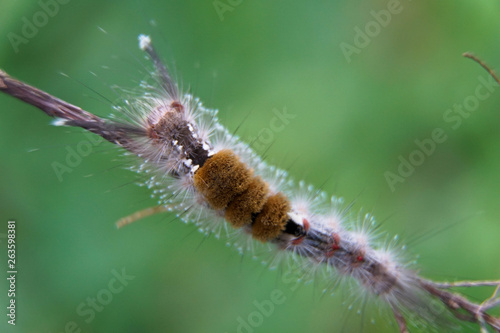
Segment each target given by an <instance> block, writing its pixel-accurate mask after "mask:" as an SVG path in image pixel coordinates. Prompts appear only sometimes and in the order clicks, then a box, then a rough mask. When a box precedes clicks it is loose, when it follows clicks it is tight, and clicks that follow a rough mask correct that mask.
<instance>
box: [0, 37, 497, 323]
mask: <svg viewBox="0 0 500 333" xmlns="http://www.w3.org/2000/svg"><path fill="white" fill-rule="evenodd" d="M139 46H140V48H141V49H142V50H144V51H145V52H146V53H147V54H148V55H149V57H150V58H151V59H152V61H153V63H154V66H155V78H156V83H157V85H156V86H151V85H147V84H144V85H143V87H142V88H145V92H144V94H143V95H142V96H141V97H139V98H137V99H136V100H134V101H127V103H126V106H123V107H118V108H117V109H118V111H119V113H120V115H121V118H120V119H113V120H108V119H102V118H100V117H97V116H95V115H93V114H91V113H88V112H86V111H84V110H82V109H81V108H79V107H76V106H73V105H71V104H68V103H66V102H64V101H61V100H59V99H56V98H55V97H53V96H51V95H49V94H47V93H45V92H42V91H40V90H38V89H36V88H33V87H31V86H28V85H26V84H24V83H22V82H19V81H16V80H14V79H12V78H10V77H9V76H8V75H7V74H6V73H4V72H2V71H0V90H2V91H4V92H6V93H8V94H10V95H12V96H14V97H17V98H19V99H21V100H23V101H25V102H27V103H30V104H33V105H35V106H37V107H38V108H40V109H42V110H43V111H44V112H45V113H47V114H48V115H49V116H51V117H54V118H56V120H55V121H54V122H53V123H54V124H55V125H59V126H77V127H81V128H84V129H86V130H88V131H91V132H93V133H95V134H97V135H100V136H101V137H103V138H104V139H106V140H108V141H110V142H112V143H114V144H116V145H118V146H121V147H123V148H124V149H125V150H127V151H128V152H129V153H130V154H133V155H136V156H138V157H139V158H140V159H141V160H142V161H143V163H141V164H140V165H138V166H137V167H133V168H132V169H133V170H135V171H137V172H139V173H141V174H144V175H148V180H147V182H146V184H147V186H148V187H150V188H151V189H152V191H153V194H154V196H155V197H156V198H158V201H159V205H160V206H159V208H154V209H149V210H146V211H144V212H139V213H137V214H134V215H132V216H130V217H127V218H124V219H122V220H120V221H119V222H118V225H119V226H123V225H125V224H128V223H131V222H133V221H135V220H137V219H138V218H140V217H143V216H146V215H148V214H153V213H156V212H160V211H166V210H168V211H174V212H176V214H177V216H178V217H179V218H180V219H182V220H183V221H185V222H195V223H196V224H197V225H198V227H199V229H200V230H201V231H202V232H205V233H207V234H211V233H214V234H215V235H216V236H220V235H221V234H225V235H226V236H227V237H228V239H235V240H234V242H233V243H234V244H235V245H236V247H237V248H238V249H239V250H240V251H244V250H245V248H246V247H248V246H250V247H251V246H253V243H252V242H253V240H252V239H254V240H255V241H257V242H260V243H266V244H270V245H271V246H272V247H274V248H275V252H276V254H277V256H276V257H279V258H281V257H283V256H288V257H289V258H291V259H292V260H295V261H296V262H298V265H296V266H295V267H299V268H301V270H302V271H303V272H304V274H305V275H312V274H314V272H317V271H320V270H323V272H327V275H326V279H327V280H328V281H327V282H331V283H330V284H332V285H336V283H335V282H336V281H339V280H342V279H344V278H350V279H351V280H353V281H355V282H356V284H357V285H359V287H360V288H361V290H363V293H364V294H370V295H373V297H374V298H378V299H380V300H382V301H384V302H385V303H386V304H387V305H388V307H389V308H390V309H391V310H392V312H393V313H394V316H395V319H396V322H397V325H398V327H399V331H400V332H408V328H407V321H408V320H411V321H412V322H414V321H419V320H421V321H423V322H426V323H428V324H431V325H429V326H428V328H427V331H430V330H432V329H433V328H434V327H435V326H436V327H442V326H441V325H444V326H446V327H449V326H448V325H449V321H448V320H449V318H448V317H449V316H448V315H449V314H450V313H453V314H456V315H457V317H458V318H459V319H462V320H467V321H472V322H477V323H478V324H480V325H482V327H483V326H485V325H489V327H490V328H493V329H494V330H495V331H497V332H500V320H499V319H498V318H495V317H493V316H491V315H489V314H487V313H486V312H485V311H486V310H487V308H482V307H481V305H478V304H475V303H471V302H470V301H468V300H467V299H465V298H463V297H462V296H460V295H457V294H454V293H452V292H449V291H447V290H446V288H448V287H449V286H445V285H442V284H441V285H440V284H436V283H434V282H432V281H429V280H426V279H424V278H422V277H420V276H419V275H418V273H417V272H416V271H415V270H413V269H412V268H411V267H410V265H409V264H408V262H407V261H405V259H404V258H403V256H401V255H400V253H401V250H402V247H401V246H400V245H398V244H397V242H396V241H395V240H394V239H393V240H387V239H384V238H383V237H380V235H377V234H376V233H375V229H376V222H375V219H374V217H373V216H371V215H370V214H362V215H360V216H356V215H354V216H353V215H352V214H351V212H350V211H349V207H346V206H345V205H344V204H343V202H342V200H341V199H339V198H337V197H331V198H329V197H328V195H327V194H326V193H325V192H323V191H321V190H316V189H314V188H313V187H311V186H307V185H306V184H305V183H303V182H300V183H299V184H298V185H296V184H295V183H294V182H293V181H292V180H291V179H290V177H288V175H287V172H286V171H284V170H281V169H278V168H275V167H273V166H270V165H268V164H267V163H266V162H265V161H263V160H262V159H261V158H260V157H259V156H258V155H257V154H256V153H255V152H254V151H253V149H252V148H251V147H250V146H248V145H246V144H244V143H242V142H241V141H240V140H239V138H238V137H237V136H236V135H233V134H231V133H230V132H229V131H228V130H227V129H226V128H225V127H224V126H222V125H221V124H220V123H219V121H218V119H217V111H215V110H210V109H207V108H205V107H204V106H203V105H202V103H201V102H200V101H199V100H198V99H196V98H194V97H193V96H191V95H189V94H183V93H182V92H181V91H180V89H179V87H178V85H177V84H176V83H174V81H173V80H172V79H171V77H170V75H169V73H168V71H167V68H166V67H165V65H163V63H162V62H161V61H160V58H159V57H158V55H157V54H156V52H155V50H154V48H153V46H152V43H151V39H150V38H149V37H148V36H145V35H140V36H139ZM324 276H325V274H324ZM498 284H499V283H498V281H496V282H495V283H489V284H488V285H498ZM497 290H498V288H497ZM436 302H438V303H439V304H440V305H441V307H439V308H438V309H437V308H436V306H435V304H436ZM432 324H435V325H432ZM485 327H486V326H485Z"/></svg>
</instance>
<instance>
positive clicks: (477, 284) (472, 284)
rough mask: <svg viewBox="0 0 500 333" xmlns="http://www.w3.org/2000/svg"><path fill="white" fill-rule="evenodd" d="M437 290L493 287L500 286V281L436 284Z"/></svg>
mask: <svg viewBox="0 0 500 333" xmlns="http://www.w3.org/2000/svg"><path fill="white" fill-rule="evenodd" d="M434 285H435V286H436V287H437V288H441V289H447V288H454V287H465V288H469V287H487V286H489V287H491V286H500V280H480V281H455V282H435V283H434Z"/></svg>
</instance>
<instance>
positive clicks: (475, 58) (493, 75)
mask: <svg viewBox="0 0 500 333" xmlns="http://www.w3.org/2000/svg"><path fill="white" fill-rule="evenodd" d="M462 55H463V56H464V57H466V58H469V59H472V60H474V61H475V62H477V63H478V64H479V65H480V66H481V67H483V68H484V69H485V70H486V71H487V72H488V74H490V75H491V77H492V78H494V79H495V81H497V83H498V84H499V85H500V79H498V77H497V75H496V74H495V71H494V70H492V69H491V68H490V66H488V65H487V64H486V63H485V62H484V61H482V60H481V59H479V58H478V57H476V56H475V55H473V54H472V53H470V52H465V53H464V54H462Z"/></svg>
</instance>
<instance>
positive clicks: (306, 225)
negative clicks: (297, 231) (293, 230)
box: [302, 217, 311, 233]
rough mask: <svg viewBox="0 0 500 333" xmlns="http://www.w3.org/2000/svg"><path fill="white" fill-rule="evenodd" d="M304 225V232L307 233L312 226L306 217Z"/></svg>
mask: <svg viewBox="0 0 500 333" xmlns="http://www.w3.org/2000/svg"><path fill="white" fill-rule="evenodd" d="M302 224H303V225H304V230H305V231H306V233H307V232H308V231H309V228H310V227H311V225H310V224H309V221H308V220H307V219H306V218H305V217H304V218H303V219H302Z"/></svg>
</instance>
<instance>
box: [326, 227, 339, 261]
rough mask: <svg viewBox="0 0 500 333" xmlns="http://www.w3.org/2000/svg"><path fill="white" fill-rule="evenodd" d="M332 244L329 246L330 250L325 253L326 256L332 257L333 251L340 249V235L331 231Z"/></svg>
mask: <svg viewBox="0 0 500 333" xmlns="http://www.w3.org/2000/svg"><path fill="white" fill-rule="evenodd" d="M332 238H333V244H332V246H331V248H332V249H331V250H330V251H328V252H327V253H326V255H327V256H328V257H332V256H333V255H334V253H335V251H337V250H340V245H339V244H340V236H339V234H337V233H336V232H334V233H332Z"/></svg>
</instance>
